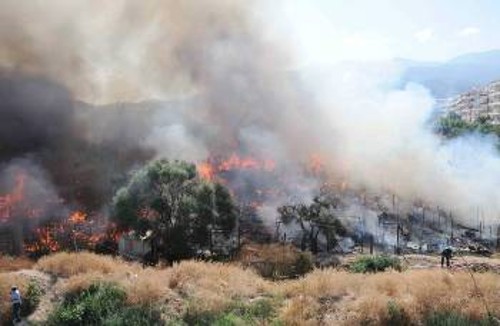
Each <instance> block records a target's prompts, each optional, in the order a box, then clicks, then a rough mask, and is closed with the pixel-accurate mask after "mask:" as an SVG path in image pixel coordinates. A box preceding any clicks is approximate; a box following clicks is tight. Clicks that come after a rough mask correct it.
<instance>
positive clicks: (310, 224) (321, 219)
mask: <svg viewBox="0 0 500 326" xmlns="http://www.w3.org/2000/svg"><path fill="white" fill-rule="evenodd" d="M335 207H336V201H335V198H332V197H331V196H329V195H328V193H325V192H323V191H322V193H321V194H319V195H317V196H315V197H314V199H313V202H312V203H311V204H304V203H297V204H288V205H284V206H281V207H279V208H278V213H279V215H280V219H281V221H282V222H283V223H284V224H285V225H291V224H292V223H297V224H298V225H299V226H300V229H301V242H300V247H301V249H302V250H306V249H308V248H309V249H310V250H311V251H312V252H313V253H317V252H318V238H319V236H320V235H322V236H323V237H324V239H325V241H326V247H327V251H328V250H330V249H331V248H333V247H334V246H335V245H337V236H339V235H340V236H342V235H345V233H346V229H345V228H344V226H343V225H342V223H341V222H340V221H339V219H338V218H337V217H336V216H335V214H334V209H335Z"/></svg>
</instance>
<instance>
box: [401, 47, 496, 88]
mask: <svg viewBox="0 0 500 326" xmlns="http://www.w3.org/2000/svg"><path fill="white" fill-rule="evenodd" d="M398 62H399V63H400V64H401V65H402V66H403V67H404V68H405V69H404V73H403V76H402V78H401V82H402V84H406V83H408V82H416V83H419V84H422V85H424V86H425V87H427V88H429V89H430V90H431V92H432V94H433V95H434V96H435V97H437V98H445V97H450V96H455V95H457V94H459V93H461V92H465V91H467V90H469V89H471V88H473V87H476V86H478V85H483V84H487V83H490V82H492V81H494V80H497V79H499V78H500V50H492V51H486V52H478V53H470V54H465V55H462V56H458V57H456V58H454V59H452V60H449V61H446V62H417V61H408V60H399V61H398Z"/></svg>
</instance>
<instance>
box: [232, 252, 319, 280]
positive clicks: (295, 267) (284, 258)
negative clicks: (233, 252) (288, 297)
mask: <svg viewBox="0 0 500 326" xmlns="http://www.w3.org/2000/svg"><path fill="white" fill-rule="evenodd" d="M238 261H239V262H240V263H241V264H242V265H243V266H246V267H251V268H252V269H253V270H255V271H256V272H257V273H258V274H259V275H260V276H262V277H264V278H266V279H273V280H277V279H290V278H296V277H299V276H303V275H305V274H307V273H308V272H310V271H311V270H313V268H314V259H313V256H312V254H311V253H310V252H302V251H300V250H298V249H297V248H295V247H294V246H292V245H280V244H271V245H257V244H252V245H247V246H245V247H243V248H242V250H241V252H240V254H239V257H238Z"/></svg>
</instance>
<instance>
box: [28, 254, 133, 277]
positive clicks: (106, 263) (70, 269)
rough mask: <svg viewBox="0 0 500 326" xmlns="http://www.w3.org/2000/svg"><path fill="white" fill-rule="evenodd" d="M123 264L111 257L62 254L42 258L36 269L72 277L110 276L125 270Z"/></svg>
mask: <svg viewBox="0 0 500 326" xmlns="http://www.w3.org/2000/svg"><path fill="white" fill-rule="evenodd" d="M123 265H125V264H124V263H123V262H121V261H119V260H117V259H114V258H113V257H110V256H103V255H97V254H93V253H90V252H79V253H68V252H60V253H56V254H53V255H49V256H44V257H42V258H41V259H40V260H39V261H38V262H37V264H36V265H35V268H36V269H38V270H40V271H42V272H46V273H49V274H53V275H57V276H62V277H70V276H73V275H77V274H84V273H90V272H93V273H96V272H99V273H103V274H109V273H111V272H113V271H114V270H116V269H119V268H123Z"/></svg>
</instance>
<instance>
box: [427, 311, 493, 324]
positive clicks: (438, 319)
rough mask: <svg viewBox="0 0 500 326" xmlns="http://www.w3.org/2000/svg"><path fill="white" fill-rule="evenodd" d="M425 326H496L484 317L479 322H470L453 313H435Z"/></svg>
mask: <svg viewBox="0 0 500 326" xmlns="http://www.w3.org/2000/svg"><path fill="white" fill-rule="evenodd" d="M425 325H427V326H471V325H477V326H494V325H498V324H497V323H496V322H495V321H494V320H493V319H491V318H488V317H485V318H483V319H480V320H472V319H470V318H467V317H465V316H463V315H460V314H458V313H456V312H453V311H445V312H436V313H434V314H432V315H431V316H430V317H429V318H427V320H426V322H425Z"/></svg>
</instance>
